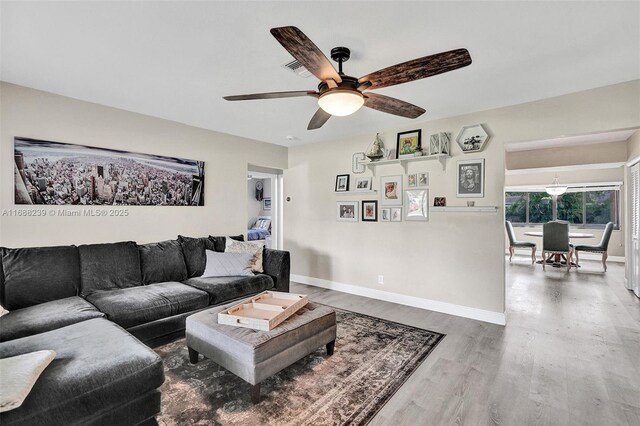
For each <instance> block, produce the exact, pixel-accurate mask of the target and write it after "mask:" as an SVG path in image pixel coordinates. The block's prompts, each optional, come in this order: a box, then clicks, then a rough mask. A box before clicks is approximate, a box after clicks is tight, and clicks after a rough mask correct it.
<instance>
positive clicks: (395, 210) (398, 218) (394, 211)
mask: <svg viewBox="0 0 640 426" xmlns="http://www.w3.org/2000/svg"><path fill="white" fill-rule="evenodd" d="M391 222H402V207H391Z"/></svg>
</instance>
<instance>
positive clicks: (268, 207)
mask: <svg viewBox="0 0 640 426" xmlns="http://www.w3.org/2000/svg"><path fill="white" fill-rule="evenodd" d="M262 210H271V198H265V199H263V200H262Z"/></svg>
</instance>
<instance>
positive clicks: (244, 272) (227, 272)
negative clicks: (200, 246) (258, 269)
mask: <svg viewBox="0 0 640 426" xmlns="http://www.w3.org/2000/svg"><path fill="white" fill-rule="evenodd" d="M204 252H205V255H206V256H207V265H206V266H205V268H204V273H203V274H202V278H206V277H236V276H250V275H253V272H251V264H252V260H253V255H252V254H251V253H218V252H217V251H213V250H205V251H204Z"/></svg>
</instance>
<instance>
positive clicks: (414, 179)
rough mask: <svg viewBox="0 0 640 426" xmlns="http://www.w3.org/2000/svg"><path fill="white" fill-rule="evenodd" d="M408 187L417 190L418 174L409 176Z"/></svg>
mask: <svg viewBox="0 0 640 426" xmlns="http://www.w3.org/2000/svg"><path fill="white" fill-rule="evenodd" d="M407 186H408V187H409V188H415V187H416V186H418V174H417V173H414V174H411V175H408V176H407Z"/></svg>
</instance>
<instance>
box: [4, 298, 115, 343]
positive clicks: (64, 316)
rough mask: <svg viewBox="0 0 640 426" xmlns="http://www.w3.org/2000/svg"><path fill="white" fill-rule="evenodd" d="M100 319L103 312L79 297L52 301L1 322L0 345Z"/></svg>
mask: <svg viewBox="0 0 640 426" xmlns="http://www.w3.org/2000/svg"><path fill="white" fill-rule="evenodd" d="M102 317H104V314H103V313H102V312H100V311H98V310H97V309H96V308H95V306H93V305H92V304H91V303H89V302H87V301H86V300H84V299H83V298H81V297H78V296H73V297H67V298H66V299H60V300H52V301H51V302H46V303H41V304H39V305H35V306H30V307H28V308H22V309H16V310H15V311H11V313H9V314H8V315H5V316H3V317H2V318H0V342H6V341H7V340H13V339H19V338H21V337H25V336H31V335H34V334H38V333H44V332H45V331H50V330H55V329H57V328H62V327H66V326H67V325H71V324H75V323H77V322H81V321H86V320H90V319H93V318H102Z"/></svg>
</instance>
